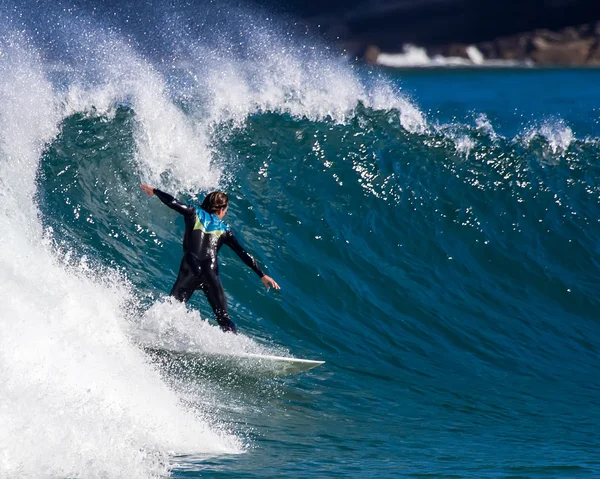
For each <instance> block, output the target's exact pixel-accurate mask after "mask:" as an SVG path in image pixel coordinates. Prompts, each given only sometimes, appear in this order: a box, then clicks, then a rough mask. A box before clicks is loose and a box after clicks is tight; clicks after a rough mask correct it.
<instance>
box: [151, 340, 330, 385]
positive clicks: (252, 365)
mask: <svg viewBox="0 0 600 479" xmlns="http://www.w3.org/2000/svg"><path fill="white" fill-rule="evenodd" d="M145 349H146V351H147V352H149V353H150V354H152V355H154V356H156V355H159V356H164V355H168V356H169V357H170V358H171V359H175V360H177V361H179V362H181V363H186V365H188V366H189V365H192V366H197V367H201V368H211V369H214V368H215V367H221V368H228V369H235V370H237V371H238V373H240V374H242V375H243V376H258V377H262V378H275V377H282V376H290V375H292V374H300V373H304V372H306V371H310V370H311V369H313V368H316V367H317V366H321V365H322V364H324V363H325V361H316V360H313V359H300V358H291V357H286V356H273V355H267V354H256V353H241V352H238V353H216V352H210V351H173V350H169V349H162V348H148V347H147V348H145ZM190 362H191V363H192V364H190Z"/></svg>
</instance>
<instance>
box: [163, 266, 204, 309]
mask: <svg viewBox="0 0 600 479" xmlns="http://www.w3.org/2000/svg"><path fill="white" fill-rule="evenodd" d="M199 282H200V280H199V278H198V275H197V273H196V271H195V268H193V266H192V265H191V264H190V262H189V261H188V260H187V259H186V256H184V257H183V259H182V260H181V266H180V267H179V274H178V275H177V280H176V281H175V284H174V285H173V288H172V289H171V293H170V294H171V296H173V297H174V298H175V299H177V300H179V301H182V302H184V303H187V302H188V301H189V300H190V298H191V297H192V294H193V293H194V291H196V289H198V286H199Z"/></svg>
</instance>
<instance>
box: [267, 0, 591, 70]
mask: <svg viewBox="0 0 600 479" xmlns="http://www.w3.org/2000/svg"><path fill="white" fill-rule="evenodd" d="M265 2H266V3H269V0H265ZM265 2H262V3H265ZM273 4H274V5H277V8H278V9H280V10H285V11H286V12H289V13H292V14H293V15H298V16H299V17H301V18H303V19H304V20H305V21H306V22H307V24H309V25H313V26H314V27H315V29H318V31H320V32H322V33H323V34H324V35H325V36H326V37H327V38H328V39H330V40H331V41H335V42H338V43H339V44H340V45H342V46H343V47H345V48H346V49H348V50H349V51H351V52H352V53H355V54H357V55H364V53H365V52H366V51H370V53H371V55H372V54H373V52H376V51H379V50H381V51H385V52H389V53H394V52H400V51H402V50H403V48H404V46H405V45H407V44H412V45H418V46H421V47H425V48H426V50H427V52H428V53H430V54H431V55H435V54H442V55H445V56H448V55H450V56H465V55H466V54H465V48H466V47H467V46H468V45H476V46H477V47H478V48H479V50H480V51H481V52H482V53H483V55H484V56H485V57H486V58H488V59H505V60H521V61H522V60H529V61H531V62H533V63H536V64H540V65H561V64H564V65H597V64H600V45H599V39H600V24H599V23H598V21H599V20H600V1H599V0H501V1H498V0H487V1H486V0H362V1H360V0H346V1H340V0H330V1H328V2H323V1H314V0H304V1H302V0H288V1H287V2H285V3H283V4H282V3H280V2H277V3H275V2H273ZM369 47H370V49H369Z"/></svg>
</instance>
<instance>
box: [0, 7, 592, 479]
mask: <svg viewBox="0 0 600 479" xmlns="http://www.w3.org/2000/svg"><path fill="white" fill-rule="evenodd" d="M25 7H27V5H25V6H17V8H16V9H13V10H10V11H9V13H7V15H5V16H3V20H1V21H0V25H1V26H2V28H1V29H0V52H1V53H2V54H1V55H0V71H1V72H2V74H1V75H0V124H1V125H2V128H0V199H1V202H0V204H1V207H0V227H1V229H2V231H3V240H2V241H3V248H2V249H1V250H0V265H1V267H0V292H1V294H2V298H3V299H2V301H1V306H0V366H1V367H0V392H1V394H0V477H2V478H4V477H6V478H13V477H19V478H25V477H61V478H65V477H81V478H100V477H102V478H113V477H115V478H120V477H128V478H137V477H140V478H148V477H165V476H167V477H168V476H170V477H176V478H184V477H186V478H187V477H252V478H265V477H323V478H329V477H357V478H359V477H360V478H365V477H368V478H396V477H468V478H483V477H512V478H517V477H519V478H525V477H529V478H546V477H565V478H571V477H594V476H596V475H600V460H599V459H598V457H600V455H599V452H600V451H599V448H598V439H599V438H598V424H599V422H600V401H599V397H600V370H599V367H598V364H599V363H598V359H599V348H600V322H599V314H598V299H597V297H596V292H597V285H598V284H599V280H600V274H599V272H598V267H599V263H600V249H599V244H600V243H599V241H600V224H599V222H600V170H599V166H598V161H597V156H598V153H599V151H600V142H599V140H598V138H600V131H599V130H600V126H599V125H598V118H599V116H598V114H599V110H598V109H599V108H600V93H599V92H598V90H597V84H598V81H600V72H597V71H595V70H559V69H553V70H418V71H401V72H394V71H381V72H373V71H369V70H366V69H364V68H362V67H358V66H354V65H352V64H351V63H350V62H349V61H348V60H347V59H345V58H343V57H338V56H336V55H334V54H332V53H330V52H329V51H328V50H327V48H326V47H325V46H323V45H320V44H318V43H315V42H312V41H311V40H309V39H306V38H305V37H302V36H300V35H296V34H295V33H293V34H287V35H286V34H282V33H281V32H282V30H283V31H284V30H285V29H282V28H281V26H280V24H278V23H277V22H274V21H273V20H272V19H271V20H267V19H265V17H264V15H263V13H264V12H263V13H260V14H259V13H253V12H252V10H249V11H248V10H245V11H244V12H242V13H239V12H238V13H236V14H235V15H234V14H231V15H232V17H231V18H229V20H230V22H229V24H230V25H232V26H231V29H230V30H228V29H225V31H223V30H221V31H219V34H218V35H216V34H214V35H211V31H212V30H211V29H212V28H213V27H214V25H213V24H212V23H211V22H208V21H207V22H205V23H203V24H202V28H201V29H200V30H195V26H197V23H198V18H199V17H198V15H199V14H198V13H197V12H195V11H193V10H192V11H190V10H186V8H184V7H183V6H180V7H176V6H164V5H163V7H162V10H161V11H160V14H158V15H157V16H156V18H155V19H154V23H149V24H148V25H147V29H148V30H147V32H150V34H146V35H141V34H140V32H139V31H138V30H137V29H136V28H137V27H139V25H138V23H142V21H143V20H144V18H145V17H144V14H145V12H144V11H143V9H142V10H141V11H140V12H139V13H135V12H129V14H130V15H131V17H130V19H131V22H125V23H123V24H120V23H117V24H113V23H111V22H112V20H111V17H110V15H108V14H107V13H106V12H104V11H102V10H99V13H97V14H96V15H92V14H90V13H89V11H87V10H81V9H79V10H78V9H74V10H72V11H63V10H61V9H59V8H55V7H53V6H52V5H49V4H42V7H43V8H42V9H41V13H43V15H40V17H38V16H36V15H37V14H33V13H28V14H25V15H21V16H19V15H18V14H17V13H14V12H18V11H19V8H22V9H24V8H25ZM44 9H45V10H44ZM21 11H22V12H23V11H26V10H21ZM211 12H212V13H211ZM211 12H209V13H211V14H214V15H215V17H214V18H215V19H216V20H215V22H217V24H218V21H220V19H222V17H221V16H219V15H221V14H222V12H218V11H217V12H215V11H211ZM146 13H147V12H146ZM44 15H45V17H44ZM136 15H138V16H136ZM207 16H208V14H207ZM46 17H48V18H51V19H53V20H55V21H56V25H59V26H58V27H52V28H51V27H49V26H47V25H46V26H43V25H44V22H43V21H42V19H43V18H46ZM203 18H204V17H203ZM161 19H162V20H163V21H162V22H161V21H159V20H161ZM1 22H4V23H1ZM186 22H187V23H186ZM129 23H131V24H132V25H133V26H128V24H129ZM60 25H68V27H69V28H65V29H61V28H60ZM173 25H176V26H178V29H175V28H173ZM185 25H188V26H189V27H190V28H189V30H185V29H183V28H181V27H182V26H185ZM240 29H241V30H240ZM174 31H177V32H179V33H177V34H175V33H173V32H174ZM182 31H183V32H186V33H185V35H182V34H181V32H182ZM239 37H241V38H243V40H242V41H239V42H238V41H237V40H236V39H237V38H239ZM156 38H160V39H161V41H163V49H158V50H157V49H156V47H155V46H154V45H155V44H154V43H153V42H152V41H151V40H150V39H156ZM216 38H218V41H216V40H215V39H216ZM144 39H147V40H144ZM234 40H236V41H235V42H234ZM259 46H260V48H259ZM267 47H268V48H267ZM291 47H295V48H291ZM57 52H62V55H57ZM200 52H201V53H202V55H200V54H199V53H200ZM165 59H166V60H165ZM167 60H168V61H167ZM141 182H148V183H150V184H153V185H155V186H158V187H160V188H161V189H163V190H165V191H169V192H171V193H173V194H175V195H177V196H178V197H179V198H180V199H181V200H185V201H189V202H196V201H199V200H201V199H202V197H203V195H204V194H205V193H206V192H208V191H211V190H213V189H217V188H219V189H223V190H225V191H227V192H228V194H229V195H230V199H231V205H230V208H229V213H228V215H227V217H226V221H227V222H228V223H229V224H230V225H231V227H232V228H233V230H234V231H235V233H236V235H237V236H238V238H239V239H240V241H241V242H242V244H244V245H245V246H246V247H247V249H248V250H249V251H251V252H252V254H253V255H254V256H255V258H256V259H257V260H258V262H259V263H260V264H261V265H263V266H264V268H265V271H266V272H267V273H268V274H269V275H270V276H272V277H273V278H274V279H275V280H276V281H277V282H278V283H279V284H280V285H281V291H269V292H267V291H266V290H265V289H264V287H263V286H262V284H261V283H260V281H259V280H258V279H257V278H256V276H255V275H254V273H252V271H250V270H249V269H248V268H247V267H246V266H245V265H243V263H241V261H239V260H238V258H237V257H235V255H233V254H232V252H231V251H229V250H227V248H224V249H223V250H222V252H221V275H222V279H223V283H224V285H225V289H226V292H227V298H228V301H229V305H230V310H231V315H232V319H233V320H234V321H235V322H236V324H237V326H238V329H239V331H240V333H241V334H240V335H239V336H237V337H235V336H233V335H228V334H223V333H221V332H220V331H219V329H218V327H217V326H216V325H215V323H214V321H213V319H212V313H211V311H210V308H209V307H208V304H207V302H206V301H205V299H204V298H203V297H202V295H201V294H196V295H195V296H194V298H193V299H192V301H191V302H190V305H189V309H187V310H186V308H185V307H183V306H182V305H181V304H177V303H174V302H172V301H170V300H169V299H168V298H167V297H166V293H167V292H168V291H169V290H170V288H171V286H172V283H173V281H174V279H175V277H176V274H177V270H178V266H179V261H180V259H181V237H182V233H183V220H182V218H180V217H178V216H177V214H176V213H174V212H173V211H171V210H169V209H168V208H166V207H165V206H164V205H162V203H160V201H159V200H158V199H156V198H150V197H147V196H146V195H144V194H143V192H142V191H141V190H140V189H139V184H140V183H141ZM148 346H150V347H151V348H153V349H152V350H153V351H155V352H156V351H158V354H150V353H149V352H148V351H149V350H148ZM173 349H175V350H178V351H183V352H190V353H202V352H211V351H213V352H215V351H217V352H233V353H235V352H265V353H269V354H284V355H292V356H296V357H304V358H311V359H319V360H323V361H326V363H325V364H324V365H323V366H321V367H319V368H317V369H314V370H313V371H311V372H310V373H307V374H304V375H298V376H291V377H288V378H283V379H275V380H271V379H264V378H261V377H260V375H258V377H257V375H255V374H250V373H248V370H247V369H244V368H236V367H229V366H225V365H220V364H218V363H210V364H208V365H207V364H204V363H202V362H195V361H182V360H178V359H174V358H173V357H172V356H171V355H169V354H161V353H160V351H163V350H173Z"/></svg>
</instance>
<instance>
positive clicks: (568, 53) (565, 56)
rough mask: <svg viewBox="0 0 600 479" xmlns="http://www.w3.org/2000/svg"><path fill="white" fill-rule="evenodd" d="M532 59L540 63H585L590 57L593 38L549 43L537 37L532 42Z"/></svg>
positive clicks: (565, 64) (571, 64) (566, 64)
mask: <svg viewBox="0 0 600 479" xmlns="http://www.w3.org/2000/svg"><path fill="white" fill-rule="evenodd" d="M531 45H532V51H531V55H530V56H531V59H532V60H533V61H534V62H535V63H536V64H538V65H564V66H573V65H585V64H586V63H587V62H588V58H589V57H590V50H591V47H592V45H593V40H591V39H589V40H575V41H571V42H566V43H549V42H548V41H547V40H545V39H543V38H540V37H537V38H534V39H533V40H532V42H531Z"/></svg>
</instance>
